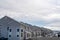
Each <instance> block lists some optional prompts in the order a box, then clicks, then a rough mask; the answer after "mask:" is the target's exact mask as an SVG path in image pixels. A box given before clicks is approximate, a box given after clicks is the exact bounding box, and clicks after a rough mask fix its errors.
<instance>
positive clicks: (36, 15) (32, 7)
mask: <svg viewBox="0 0 60 40" xmlns="http://www.w3.org/2000/svg"><path fill="white" fill-rule="evenodd" d="M5 15H7V16H9V17H12V18H13V19H15V20H17V21H19V22H20V21H23V22H26V23H29V24H32V25H37V26H41V27H42V26H43V27H46V28H49V29H52V30H60V0H0V18H1V17H3V16H5Z"/></svg>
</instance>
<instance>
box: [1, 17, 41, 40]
mask: <svg viewBox="0 0 60 40" xmlns="http://www.w3.org/2000/svg"><path fill="white" fill-rule="evenodd" d="M36 36H37V37H40V36H41V30H40V29H39V28H38V27H32V25H28V24H24V23H22V22H21V23H19V22H17V21H15V20H14V19H12V18H10V17H7V16H5V17H3V18H1V19H0V38H7V39H8V40H24V39H28V38H34V37H36Z"/></svg>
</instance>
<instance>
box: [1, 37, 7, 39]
mask: <svg viewBox="0 0 60 40" xmlns="http://www.w3.org/2000/svg"><path fill="white" fill-rule="evenodd" d="M0 40H8V38H4V37H2V38H0Z"/></svg>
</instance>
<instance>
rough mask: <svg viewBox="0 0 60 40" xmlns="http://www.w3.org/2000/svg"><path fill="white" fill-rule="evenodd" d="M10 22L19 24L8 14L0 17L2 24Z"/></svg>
mask: <svg viewBox="0 0 60 40" xmlns="http://www.w3.org/2000/svg"><path fill="white" fill-rule="evenodd" d="M10 22H15V23H18V24H20V23H19V22H17V21H16V20H14V19H12V18H10V17H8V16H4V17H3V18H1V19H0V24H3V25H5V24H9V23H10Z"/></svg>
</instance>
